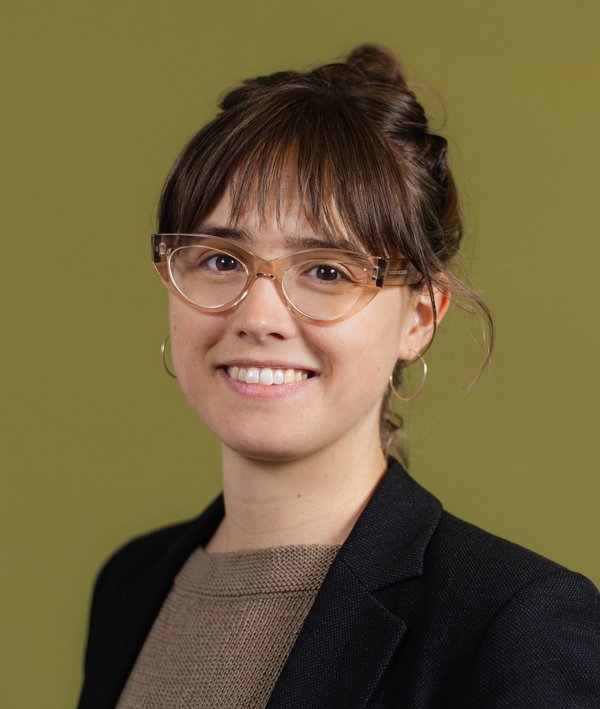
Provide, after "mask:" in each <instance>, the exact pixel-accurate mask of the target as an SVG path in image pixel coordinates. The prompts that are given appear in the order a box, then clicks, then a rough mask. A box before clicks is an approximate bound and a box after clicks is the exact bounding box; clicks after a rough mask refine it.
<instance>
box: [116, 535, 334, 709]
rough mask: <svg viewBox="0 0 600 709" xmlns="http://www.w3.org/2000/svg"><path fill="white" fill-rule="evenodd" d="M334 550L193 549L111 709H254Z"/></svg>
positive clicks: (261, 700) (279, 667)
mask: <svg viewBox="0 0 600 709" xmlns="http://www.w3.org/2000/svg"><path fill="white" fill-rule="evenodd" d="M338 549H339V546H325V545H316V544H315V545H291V546H283V547H270V548H267V549H252V550H245V551H237V552H226V553H218V554H209V553H207V552H206V551H205V550H204V549H203V548H198V549H197V550H196V551H195V552H194V553H193V554H192V555H191V556H190V558H189V559H188V561H187V562H186V563H185V565H184V566H183V568H182V569H181V571H180V572H179V574H178V575H177V577H176V579H175V582H174V585H173V588H172V590H171V592H170V593H169V595H168V596H167V599H166V601H165V603H164V605H163V606H162V608H161V611H160V613H159V615H158V616H157V619H156V621H155V623H154V625H153V626H152V629H151V631H150V633H149V635H148V638H147V639H146V642H145V644H144V646H143V648H142V651H141V652H140V655H139V657H138V659H137V661H136V664H135V666H134V668H133V670H132V673H131V675H130V677H129V679H128V681H127V684H126V685H125V688H124V690H123V692H122V694H121V697H120V699H119V702H118V704H117V709H175V708H177V707H194V709H215V708H216V707H218V708H219V709H228V708H230V707H231V709H233V708H234V707H235V709H243V708H244V707H248V708H250V707H251V708H252V709H255V708H256V709H257V708H259V707H264V706H265V705H266V704H267V702H268V700H269V696H270V694H271V692H272V690H273V687H274V685H275V682H276V681H277V678H278V676H279V674H280V672H281V670H282V668H283V665H284V664H285V661H286V660H287V658H288V656H289V653H290V651H291V649H292V647H293V645H294V642H295V640H296V637H297V636H298V633H299V632H300V628H301V627H302V623H303V622H304V619H305V617H306V615H307V613H308V611H309V609H310V607H311V605H312V603H313V601H314V598H315V596H316V593H317V591H318V589H319V587H320V585H321V583H322V581H323V579H324V577H325V574H326V573H327V571H328V569H329V566H330V565H331V562H332V561H333V559H334V558H335V555H336V553H337V551H338Z"/></svg>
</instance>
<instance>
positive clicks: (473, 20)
mask: <svg viewBox="0 0 600 709" xmlns="http://www.w3.org/2000/svg"><path fill="white" fill-rule="evenodd" d="M599 23H600V5H599V4H598V3H597V1H596V0H575V1H574V2H570V3H567V2H545V3H539V2H533V1H532V0H529V1H528V2H523V0H520V1H519V0H502V1H498V2H496V1H488V2H480V1H477V0H471V1H469V0H453V1H452V2H448V1H447V0H438V1H436V2H434V1H431V0H429V1H427V0H424V1H421V2H418V3H417V2H414V1H412V2H408V1H404V0H402V1H400V0H399V1H397V2H392V1H390V0H387V1H383V0H371V2H368V3H367V2H355V1H354V0H344V2H341V1H336V2H317V1H315V0H307V1H305V2H297V3H286V2H281V1H279V2H266V1H263V2H254V3H253V2H250V3H247V2H237V1H235V2H229V3H208V2H191V1H187V2H186V1H184V0H174V1H172V2H170V3H166V2H164V0H161V2H157V1H156V0H146V1H145V2H141V1H139V2H135V1H133V0H120V1H119V2H117V1H115V0H108V1H107V0H104V2H100V1H99V0H97V1H96V2H84V1H82V0H80V1H79V2H75V1H73V0H71V1H66V0H55V1H54V2H42V1H41V0H38V1H37V2H28V1H27V0H21V2H19V3H17V2H15V1H14V0H13V1H12V2H5V3H4V5H3V11H2V20H1V22H0V33H1V34H0V40H1V41H0V52H1V53H2V66H3V67H4V69H5V72H6V76H5V77H4V78H3V82H2V83H3V89H2V97H3V102H2V103H3V108H2V121H3V127H2V131H1V139H2V143H3V146H2V163H3V168H4V169H3V171H2V172H3V176H2V185H1V188H2V198H3V206H2V248H3V251H2V256H3V259H2V260H3V264H2V270H3V275H2V279H1V282H2V288H3V290H4V293H3V298H2V303H3V314H2V331H3V344H2V350H1V351H2V359H3V362H2V409H3V421H2V425H1V428H0V430H1V431H2V436H3V441H2V448H1V450H2V496H1V505H2V509H1V510H0V512H1V517H0V518H1V519H2V526H3V531H2V534H1V535H0V539H1V543H2V569H3V570H2V574H1V576H2V582H1V584H2V585H1V592H2V599H1V606H0V607H1V613H2V643H1V644H0V653H2V656H1V657H0V667H2V668H3V669H2V672H3V673H6V674H7V676H8V681H6V680H3V681H2V690H1V691H2V696H1V697H0V704H1V705H2V706H3V707H6V708H7V709H13V708H15V707H27V708H31V707H35V708H36V709H37V707H51V708H54V707H56V708H57V709H58V708H62V707H69V706H73V704H74V702H75V699H76V696H77V692H78V688H79V683H80V672H81V670H80V668H81V656H82V650H83V643H84V636H85V624H86V616H87V608H88V601H89V594H90V590H91V584H92V581H93V577H94V574H95V573H96V571H97V569H98V568H99V565H100V564H101V562H102V561H103V559H105V558H106V556H107V555H108V554H109V553H110V552H111V550H113V549H114V548H115V547H116V546H117V545H118V544H120V543H121V542H122V541H123V540H125V539H127V538H128V537H130V536H132V535H135V534H138V533H140V532H142V531H144V530H147V529H150V528H154V527H157V526H159V525H163V524H167V523H169V522H171V521H174V520H178V519H182V518H186V517H189V516H192V515H195V514H196V513H198V512H199V511H200V510H201V509H202V508H203V507H204V506H205V504H206V503H207V502H208V501H209V500H210V499H211V498H212V496H214V495H215V494H216V493H217V492H218V490H219V486H220V483H219V472H218V465H219V452H218V448H217V446H216V444H215V442H214V441H213V439H212V438H211V435H210V433H209V432H208V431H207V430H206V429H205V428H204V427H203V425H202V424H201V423H199V422H198V420H197V419H196V417H195V415H194V414H193V413H192V412H191V410H190V409H189V408H188V407H187V405H186V403H185V401H184V399H183V397H182V395H181V394H180V393H179V391H178V389H177V386H176V384H175V383H174V382H173V381H172V380H170V379H169V378H168V377H166V376H165V374H164V373H163V371H162V369H161V366H160V362H159V354H158V353H159V345H160V342H161V340H162V338H163V336H164V335H165V333H166V332H167V309H166V293H165V291H164V288H163V286H162V285H161V284H160V283H159V281H158V279H157V277H156V275H155V274H154V272H153V269H152V267H151V264H150V260H149V245H148V241H149V240H148V235H149V234H150V232H151V231H152V229H153V227H154V212H155V207H156V202H157V198H158V195H159V192H160V189H161V185H162V181H163V179H164V176H165V174H166V172H167V170H168V168H169V166H170V164H171V162H172V160H173V159H174V157H175V155H176V153H177V151H178V150H179V149H180V147H181V146H182V145H183V143H184V142H185V141H186V140H187V139H188V138H189V137H190V136H191V135H192V134H193V133H194V132H195V131H196V130H197V129H198V127H199V126H200V125H201V124H202V123H203V122H204V121H205V120H206V119H208V118H209V117H210V116H211V115H212V114H213V112H214V110H215V104H216V100H217V99H218V97H219V96H220V95H221V94H222V93H223V91H224V90H225V89H226V88H228V87H232V86H234V85H235V84H236V82H238V81H239V80H241V79H242V78H244V77H246V76H251V75H255V74H258V73H266V72H270V71H273V70H275V69H283V68H305V67H307V66H309V65H310V64H313V63H317V62H322V61H326V60H330V59H333V58H335V57H337V56H340V55H341V54H343V53H344V52H346V51H347V50H348V49H350V48H351V47H352V46H353V45H355V44H357V43H360V42H363V41H375V42H380V43H383V44H385V45H387V46H388V47H390V48H391V49H393V50H394V51H396V52H397V53H399V54H400V56H401V57H402V58H403V60H404V63H405V66H406V68H407V71H408V72H409V75H410V76H411V77H412V79H413V80H414V81H415V82H418V84H419V85H421V89H420V90H419V91H420V96H421V97H422V98H423V100H424V101H425V103H426V104H427V105H428V106H429V107H430V109H431V111H432V115H433V123H434V125H435V126H438V127H439V126H443V131H444V133H445V134H446V135H447V136H449V138H450V142H451V151H452V160H453V164H454V167H455V170H456V172H457V174H458V180H459V184H460V187H461V192H462V195H463V199H464V211H465V215H466V219H467V224H468V235H467V240H466V242H465V256H464V259H463V264H464V267H465V269H466V270H467V272H469V273H470V274H472V275H471V281H472V283H473V284H474V286H475V287H476V288H478V289H479V290H480V291H481V292H482V294H483V295H484V297H485V298H486V299H487V301H488V303H489V305H490V306H491V308H492V310H493V312H494V315H495V318H496V323H497V328H498V341H497V348H496V350H495V353H494V357H493V361H492V364H491V367H490V368H489V370H488V371H487V372H486V374H485V375H484V377H483V379H482V380H481V381H480V383H479V384H478V386H477V388H476V389H475V390H474V391H473V392H472V393H471V394H470V395H468V396H464V395H463V394H461V393H460V391H459V389H460V387H461V385H464V384H465V383H466V382H468V381H469V379H470V378H471V377H472V376H473V375H474V373H475V372H476V370H477V366H478V360H479V358H480V356H481V346H480V345H478V344H477V341H478V340H480V333H479V328H480V326H479V324H478V322H477V321H476V320H475V319H469V318H465V317H462V316H460V315H458V314H454V315H451V316H450V317H449V318H448V319H447V320H446V321H445V322H444V325H443V327H442V332H441V333H440V336H439V340H438V341H437V342H436V343H435V345H434V347H433V348H432V350H431V351H430V352H429V354H428V362H429V365H430V373H431V374H430V377H429V381H428V383H427V388H426V391H425V393H424V394H423V396H422V397H421V398H420V399H419V400H418V401H417V402H416V403H415V404H413V405H411V406H410V408H409V407H405V408H404V411H405V412H406V413H407V415H408V418H409V428H410V432H411V458H412V463H411V469H412V471H413V473H414V475H415V476H416V477H417V479H418V480H419V481H421V482H422V483H423V484H424V485H426V486H427V487H429V488H430V489H432V490H433V491H434V492H435V493H436V494H437V495H438V496H439V497H441V499H442V500H443V502H444V504H445V506H446V508H447V509H449V510H451V511H452V512H454V513H455V514H458V515H459V516H462V517H465V518H467V519H469V520H470V521H472V522H474V523H476V524H479V525H480V526H483V527H484V528H486V529H488V530H490V531H493V532H495V533H497V534H499V535H502V536H505V537H508V538H509V539H512V540H515V541H518V542H519V543H521V544H523V545H525V546H528V547H531V548H533V549H535V550H537V551H539V552H541V553H542V554H545V555H547V556H550V557H552V558H554V559H556V560H557V561H559V562H561V563H563V564H564V565H566V566H568V567H570V568H573V569H576V570H579V571H581V572H583V573H585V574H586V575H588V576H590V577H591V578H592V579H593V580H594V581H595V582H596V584H599V583H600V558H599V555H598V536H599V532H600V520H599V517H598V497H599V494H600V482H599V480H598V475H597V464H596V461H595V458H596V455H595V454H596V447H597V440H598V433H597V420H598V415H597V401H598V375H597V373H596V370H597V360H598V333H597V320H598V308H597V300H596V298H597V295H596V291H597V260H598V256H599V255H600V254H599V246H598V219H597V207H598V201H599V200H598V177H597V170H598V164H599V163H600V160H599V158H600V155H599V154H598V153H599V145H600V140H599V138H600V136H599V128H598V125H599V123H600V120H599V119H600V116H599V113H600V100H599V97H598V91H597V89H598V73H599V71H598V70H599V68H600V62H599V50H598V47H599V45H600V42H599V41H598V36H597V28H598V26H599Z"/></svg>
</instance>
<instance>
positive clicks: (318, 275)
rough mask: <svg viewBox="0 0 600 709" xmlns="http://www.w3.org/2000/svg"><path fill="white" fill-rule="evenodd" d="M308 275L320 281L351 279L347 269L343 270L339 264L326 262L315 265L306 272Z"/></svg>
mask: <svg viewBox="0 0 600 709" xmlns="http://www.w3.org/2000/svg"><path fill="white" fill-rule="evenodd" d="M306 275H307V276H310V277H311V278H315V279H317V280H318V281H328V282H335V281H347V280H349V277H348V273H347V271H345V270H343V269H342V268H340V267H339V266H334V265H332V264H326V263H320V264H318V265H316V266H313V267H312V268H311V269H309V270H308V271H307V272H306Z"/></svg>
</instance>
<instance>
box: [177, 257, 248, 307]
mask: <svg viewBox="0 0 600 709" xmlns="http://www.w3.org/2000/svg"><path fill="white" fill-rule="evenodd" d="M169 274H170V276H171V280H172V282H173V284H174V285H175V287H176V288H177V290H178V291H179V292H180V293H181V294H182V295H183V296H184V297H185V298H187V299H188V300H189V301H191V302H192V303H195V304H196V305H200V306H202V307H204V308H219V307H221V306H222V305H226V304H227V303H230V302H232V301H234V300H235V299H236V298H237V297H238V296H239V295H240V293H241V292H242V291H243V290H244V287H245V285H246V282H247V280H248V271H247V269H246V266H245V265H244V264H243V263H242V262H241V261H240V260H239V259H237V258H235V256H232V255H231V254H228V253H227V252H226V251H220V250H219V249H214V248H211V247H208V246H198V245H193V246H180V247H178V248H176V249H175V250H174V251H172V252H171V254H170V255H169Z"/></svg>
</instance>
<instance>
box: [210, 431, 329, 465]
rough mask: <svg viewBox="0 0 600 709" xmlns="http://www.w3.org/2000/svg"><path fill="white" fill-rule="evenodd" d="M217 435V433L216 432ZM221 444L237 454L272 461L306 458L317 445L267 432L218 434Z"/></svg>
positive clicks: (314, 450)
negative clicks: (233, 434) (257, 433)
mask: <svg viewBox="0 0 600 709" xmlns="http://www.w3.org/2000/svg"><path fill="white" fill-rule="evenodd" d="M217 435H218V433H217ZM219 439H220V441H221V443H222V445H224V446H226V447H227V448H229V449H231V450H232V451H235V452H236V453H237V454H238V455H241V456H244V457H246V458H251V459H252V460H264V461H268V462H272V463H284V462H290V461H293V460H301V459H302V458H307V457H309V456H310V455H312V454H313V453H315V452H316V450H317V447H316V446H314V445H312V446H310V448H309V447H308V446H307V445H306V443H305V442H303V441H300V440H298V438H297V437H292V436H290V437H288V436H282V435H280V434H279V435H278V433H277V432H273V433H271V432H269V433H268V434H266V435H265V434H264V433H263V434H262V435H261V436H257V435H252V436H240V435H237V436H231V435H229V436H219Z"/></svg>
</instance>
